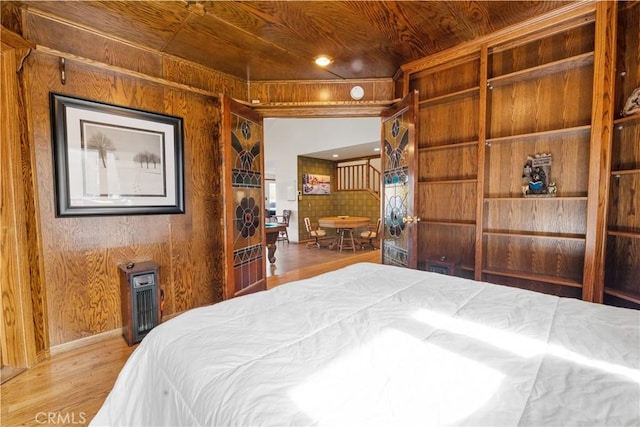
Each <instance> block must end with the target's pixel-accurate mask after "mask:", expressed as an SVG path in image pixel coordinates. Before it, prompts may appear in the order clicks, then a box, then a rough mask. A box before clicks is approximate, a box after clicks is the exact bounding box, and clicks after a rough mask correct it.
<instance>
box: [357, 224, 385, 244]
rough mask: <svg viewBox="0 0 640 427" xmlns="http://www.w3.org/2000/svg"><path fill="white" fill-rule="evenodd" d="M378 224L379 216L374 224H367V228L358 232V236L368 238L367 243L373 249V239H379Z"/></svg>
mask: <svg viewBox="0 0 640 427" xmlns="http://www.w3.org/2000/svg"><path fill="white" fill-rule="evenodd" d="M380 224H381V218H378V221H377V222H376V225H375V226H372V225H369V229H368V230H365V231H363V232H361V233H360V238H361V239H363V240H368V241H369V245H371V247H372V248H374V249H375V247H376V246H375V245H374V244H373V240H374V239H376V240H378V241H379V240H380V239H379V237H378V236H379V235H380ZM362 249H364V245H363V246H362Z"/></svg>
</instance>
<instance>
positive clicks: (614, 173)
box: [611, 169, 640, 178]
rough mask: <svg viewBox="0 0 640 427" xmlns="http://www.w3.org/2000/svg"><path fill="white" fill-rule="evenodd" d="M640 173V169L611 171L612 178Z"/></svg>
mask: <svg viewBox="0 0 640 427" xmlns="http://www.w3.org/2000/svg"><path fill="white" fill-rule="evenodd" d="M639 173H640V169H624V170H618V171H611V176H613V177H616V178H619V177H620V176H621V175H637V174H639Z"/></svg>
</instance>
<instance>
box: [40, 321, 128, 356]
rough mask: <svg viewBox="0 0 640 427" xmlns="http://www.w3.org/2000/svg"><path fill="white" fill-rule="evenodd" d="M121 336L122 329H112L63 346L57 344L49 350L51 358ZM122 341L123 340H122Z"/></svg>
mask: <svg viewBox="0 0 640 427" xmlns="http://www.w3.org/2000/svg"><path fill="white" fill-rule="evenodd" d="M119 336H122V328H118V329H113V330H111V331H107V332H102V333H100V334H96V335H91V336H90V337H85V338H80V339H78V340H74V341H69V342H66V343H64V344H59V345H56V346H54V347H51V348H50V349H49V352H50V354H51V356H52V357H53V356H55V355H58V354H61V353H66V352H67V351H70V350H77V349H79V348H82V347H86V346H88V345H91V344H95V343H98V342H101V341H106V340H109V339H114V338H116V337H119ZM123 339H124V338H123Z"/></svg>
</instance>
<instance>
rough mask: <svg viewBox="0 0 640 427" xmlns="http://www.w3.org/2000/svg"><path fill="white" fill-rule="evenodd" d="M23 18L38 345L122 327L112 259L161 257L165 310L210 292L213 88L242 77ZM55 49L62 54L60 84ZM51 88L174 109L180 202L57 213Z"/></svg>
mask: <svg viewBox="0 0 640 427" xmlns="http://www.w3.org/2000/svg"><path fill="white" fill-rule="evenodd" d="M22 22H23V27H22V31H23V36H24V37H25V39H27V40H30V41H33V42H34V43H36V44H37V47H38V48H39V49H36V50H35V51H33V52H32V53H31V55H30V56H29V57H28V58H27V60H26V62H25V64H24V75H25V80H26V82H27V85H26V87H27V89H26V90H25V98H26V107H24V109H25V111H26V112H27V115H28V117H29V123H28V124H27V127H28V128H29V130H30V132H29V135H30V140H29V144H30V146H31V149H32V150H33V152H34V166H35V167H34V170H35V171H36V179H35V181H36V187H37V188H36V200H37V201H38V203H37V205H36V207H35V210H36V216H37V218H38V221H39V223H40V225H41V235H40V240H41V257H42V263H41V265H42V275H43V284H44V286H43V289H42V290H40V291H39V292H37V293H36V294H35V295H33V297H34V298H38V297H42V298H43V299H44V300H45V302H46V304H45V306H46V310H47V313H46V317H47V330H46V331H45V333H46V334H47V335H48V339H49V343H48V346H50V347H55V346H58V345H61V344H65V343H69V342H72V341H75V340H78V339H80V338H83V337H87V336H92V335H95V334H99V333H103V332H108V331H111V330H114V329H118V328H120V326H121V313H120V299H121V297H120V290H119V281H118V265H119V264H122V263H126V262H130V261H133V262H140V261H144V260H154V261H156V262H157V263H159V264H160V266H161V272H160V285H161V286H162V287H163V288H164V290H165V306H164V315H165V316H168V315H172V314H174V313H179V312H181V311H184V310H187V309H190V308H192V307H197V306H202V305H207V304H211V303H215V302H218V301H220V300H221V299H222V283H223V274H222V271H223V270H222V268H223V267H222V266H223V253H222V250H221V249H220V248H222V246H223V245H222V232H221V226H220V225H221V224H220V218H221V216H222V199H221V184H220V174H219V170H220V165H221V157H220V153H219V146H218V126H219V122H220V111H219V106H218V100H217V96H214V94H217V93H222V92H226V93H229V94H232V96H238V97H241V96H242V93H243V92H244V91H245V90H246V85H245V83H244V82H242V81H241V80H239V79H236V78H232V77H229V76H226V75H223V74H221V73H217V72H215V71H213V70H208V69H206V68H204V67H201V66H199V65H196V64H191V63H186V62H184V61H180V60H179V59H177V58H171V57H168V56H166V55H160V54H157V53H154V52H150V51H146V50H144V49H140V48H137V47H135V46H130V45H127V44H124V43H121V42H119V41H117V40H112V39H108V38H104V37H102V36H100V35H98V34H94V33H91V32H89V31H86V30H84V29H80V28H76V27H73V26H70V25H68V24H65V23H61V22H58V21H56V20H54V19H50V18H48V17H44V16H40V15H34V14H31V13H29V12H26V13H25V14H24V16H23V19H22ZM14 27H15V26H14ZM58 51H59V52H61V54H64V55H67V60H66V81H65V83H64V84H63V83H62V81H61V78H60V71H59V57H58V56H57V55H55V52H58ZM52 53H54V54H52ZM119 70H122V71H119ZM129 71H131V72H129ZM141 75H142V76H143V78H140V76H141ZM147 77H148V78H147ZM183 87H184V88H183ZM190 88H192V90H190ZM50 92H57V93H62V94H66V95H70V96H76V97H80V98H85V99H91V100H96V101H100V102H105V103H110V104H116V105H121V106H126V107H131V108H136V109H141V110H145V111H151V112H156V113H161V114H170V115H174V116H179V117H183V118H184V137H185V141H184V142H185V143H184V147H185V153H184V159H185V196H186V197H185V199H186V213H185V214H184V215H141V216H111V217H78V218H56V217H55V206H54V187H53V182H54V181H53V163H52V140H51V123H50V109H49V93H50ZM38 205H39V206H38ZM36 320H37V319H36ZM40 323H45V322H44V321H43V320H40Z"/></svg>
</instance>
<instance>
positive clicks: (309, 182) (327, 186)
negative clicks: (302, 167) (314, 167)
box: [302, 173, 331, 195]
mask: <svg viewBox="0 0 640 427" xmlns="http://www.w3.org/2000/svg"><path fill="white" fill-rule="evenodd" d="M330 193H331V177H330V176H328V175H316V174H310V173H305V174H302V194H311V195H313V194H320V195H326V194H330Z"/></svg>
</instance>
